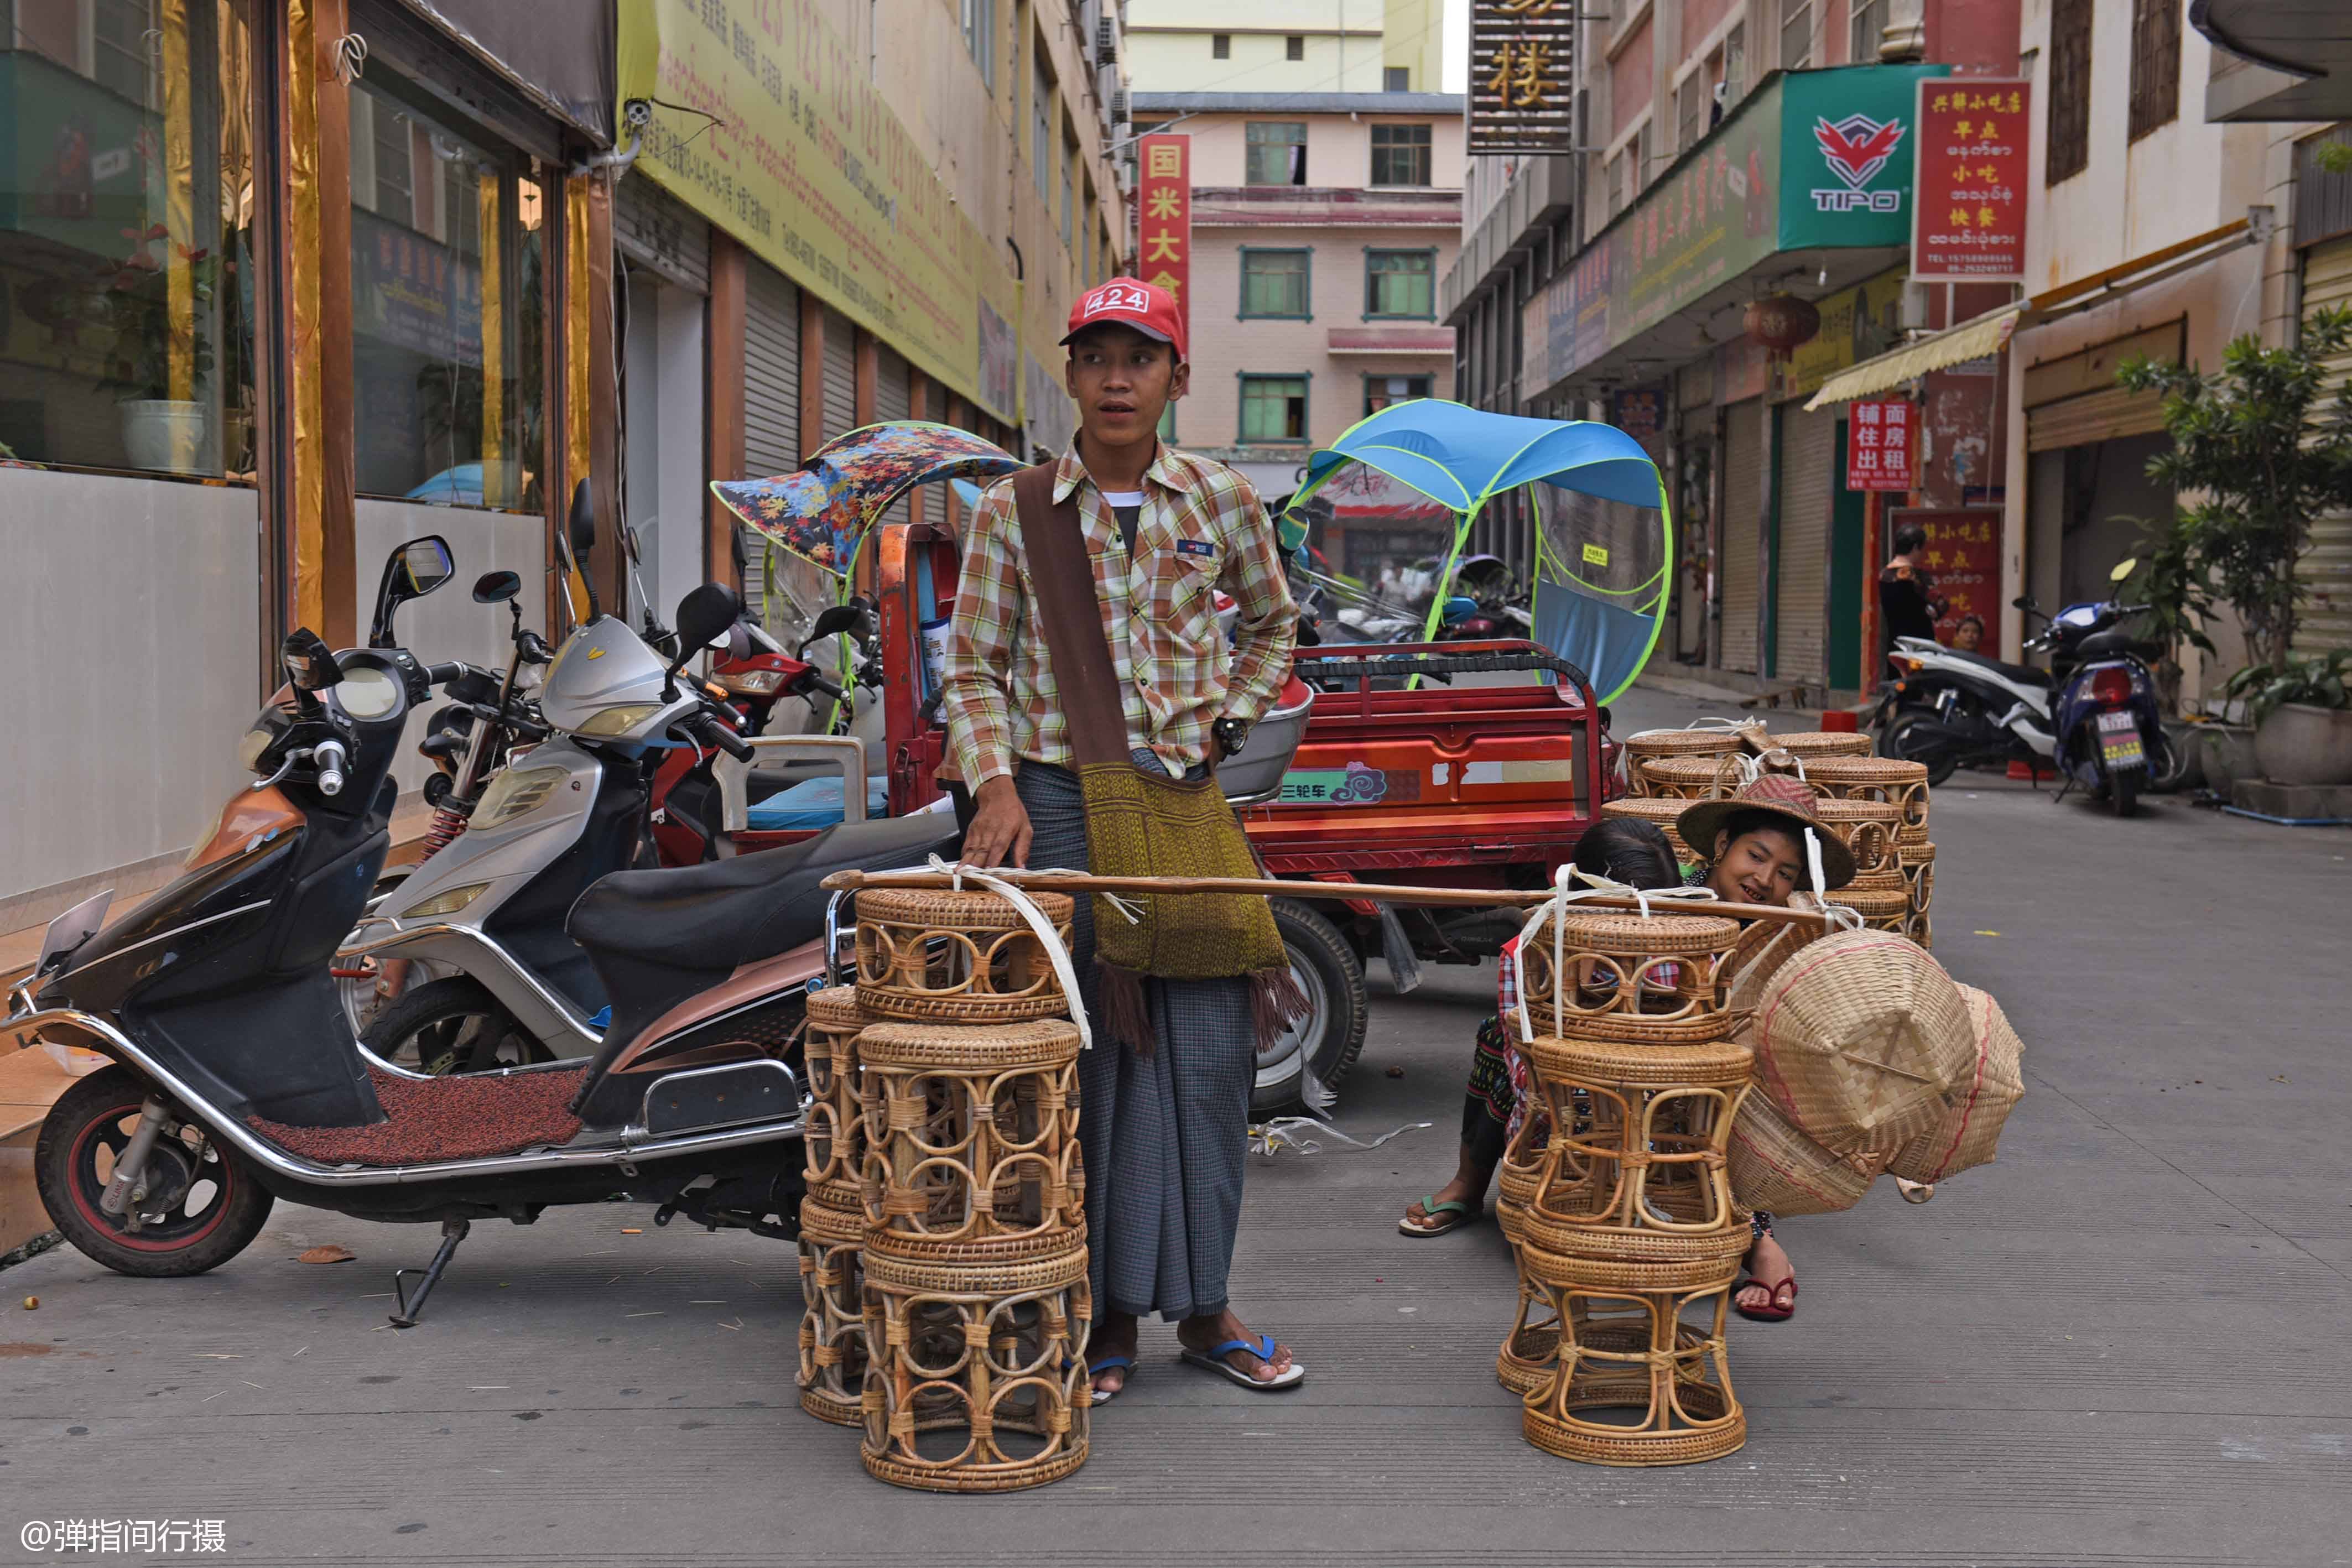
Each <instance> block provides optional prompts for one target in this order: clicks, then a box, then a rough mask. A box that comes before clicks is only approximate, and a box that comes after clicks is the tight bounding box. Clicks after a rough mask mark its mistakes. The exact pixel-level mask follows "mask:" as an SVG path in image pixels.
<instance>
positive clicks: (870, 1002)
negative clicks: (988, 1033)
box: [857, 888, 1074, 1024]
mask: <svg viewBox="0 0 2352 1568" xmlns="http://www.w3.org/2000/svg"><path fill="white" fill-rule="evenodd" d="M1029 896H1030V898H1031V900H1032V901H1033V902H1034V904H1036V905H1037V907H1038V909H1039V911H1040V912H1041V913H1043V915H1045V919H1046V921H1047V922H1048V923H1049V924H1051V925H1052V926H1053V927H1054V930H1055V935H1056V936H1059V938H1060V939H1061V942H1062V945H1063V946H1068V945H1069V941H1070V915H1071V912H1072V909H1073V907H1074V906H1073V905H1072V904H1071V901H1070V898H1069V895H1068V894H1060V893H1043V892H1037V893H1031V894H1029ZM857 998H858V1001H859V1003H860V1004H861V1005H862V1006H863V1007H864V1008H865V1009H866V1011H867V1012H870V1013H872V1014H874V1015H875V1016H877V1018H887V1019H906V1020H908V1021H910V1022H916V1023H953V1024H987V1023H1011V1022H1013V1021H1016V1020H1018V1019H1041V1018H1060V1017H1064V1016H1066V1015H1067V1013H1068V1012H1069V1002H1068V999H1067V998H1065V997H1064V996H1063V995H1062V987H1061V982H1060V981H1059V980H1057V979H1055V976H1054V967H1053V963H1052V960H1051V959H1050V958H1049V957H1048V956H1046V953H1045V946H1044V945H1043V944H1042V943H1041V942H1040V941H1039V940H1038V937H1037V935H1036V933H1035V932H1034V931H1032V930H1031V929H1030V928H1029V925H1028V923H1027V922H1026V921H1024V919H1023V918H1022V917H1021V913H1020V911H1018V910H1016V909H1015V908H1013V904H1012V903H1011V902H1010V901H1009V900H1007V899H1004V898H1001V897H999V896H998V895H997V894H992V893H984V892H957V891H954V890H952V889H947V888H938V889H914V888H869V889H867V890H866V891H865V892H863V893H860V894H858V895H857Z"/></svg>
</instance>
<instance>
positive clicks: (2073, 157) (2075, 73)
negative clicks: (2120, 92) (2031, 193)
mask: <svg viewBox="0 0 2352 1568" xmlns="http://www.w3.org/2000/svg"><path fill="white" fill-rule="evenodd" d="M2091 4H2092V0H2052V5H2051V7H2050V164H2049V168H2048V169H2047V171H2046V172H2044V173H2043V175H2042V183H2044V184H2048V185H2054V184H2056V183H2058V182H2059V181H2061V180H2064V179H2068V178H2071V177H2072V176H2074V175H2076V174H2079V173H2081V172H2083V171H2084V169H2086V168H2088V167H2089V166H2090V162H2091Z"/></svg>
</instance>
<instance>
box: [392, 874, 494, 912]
mask: <svg viewBox="0 0 2352 1568" xmlns="http://www.w3.org/2000/svg"><path fill="white" fill-rule="evenodd" d="M489 885H490V884H489V883H487V882H478V883H474V884H473V885H472V886H470V887H453V888H451V889H450V890H449V891H448V892H446V893H436V894H434V895H433V896H432V897H430V898H428V899H426V900H425V902H424V903H422V904H418V905H417V906H416V907H415V908H414V909H406V910H403V911H402V912H401V916H400V917H401V918H402V919H403V920H415V919H419V918H421V917H423V916H425V915H455V914H457V911H459V910H461V909H463V908H465V907H466V905H467V904H471V903H473V902H474V900H476V899H478V898H479V897H481V896H482V894H483V892H484V890H485V889H487V888H488V886H489Z"/></svg>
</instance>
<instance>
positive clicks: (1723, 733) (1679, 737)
mask: <svg viewBox="0 0 2352 1568" xmlns="http://www.w3.org/2000/svg"><path fill="white" fill-rule="evenodd" d="M1620 744H1621V745H1622V746H1623V747H1624V748H1625V782H1626V787H1627V788H1628V789H1631V790H1632V791H1633V794H1634V796H1635V797H1637V798H1638V797H1642V796H1646V795H1648V794H1649V793H1650V792H1651V787H1650V783H1649V780H1648V779H1645V778H1643V773H1642V767H1643V764H1644V763H1647V762H1655V761H1660V760H1663V759H1664V758H1674V757H1724V756H1728V755H1729V754H1730V753H1732V752H1735V751H1738V749H1739V735H1738V731H1736V730H1728V729H1645V730H1643V731H1642V732H1641V733H1640V734H1638V735H1629V736H1627V737H1625V738H1624V739H1623V740H1622V742H1620Z"/></svg>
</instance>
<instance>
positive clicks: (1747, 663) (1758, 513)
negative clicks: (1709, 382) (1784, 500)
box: [1716, 398, 1764, 674]
mask: <svg viewBox="0 0 2352 1568" xmlns="http://www.w3.org/2000/svg"><path fill="white" fill-rule="evenodd" d="M1723 417H1724V443H1723V533H1722V536H1721V538H1719V539H1718V541H1717V551H1716V571H1717V583H1718V584H1719V587H1718V590H1717V593H1718V600H1717V601H1718V602H1719V603H1720V604H1721V606H1722V609H1723V618H1722V620H1721V621H1720V622H1717V627H1716V649H1717V652H1716V663H1717V664H1718V665H1719V666H1721V667H1722V668H1724V669H1727V670H1740V671H1745V672H1747V673H1748V674H1754V673H1755V670H1756V601H1757V587H1758V572H1757V555H1758V543H1759V539H1758V534H1759V529H1760V528H1762V526H1763V500H1764V400H1763V399H1762V398H1749V399H1748V401H1747V402H1736V403H1733V404H1732V405H1731V406H1730V407H1729V408H1727V409H1726V410H1724V411H1723Z"/></svg>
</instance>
